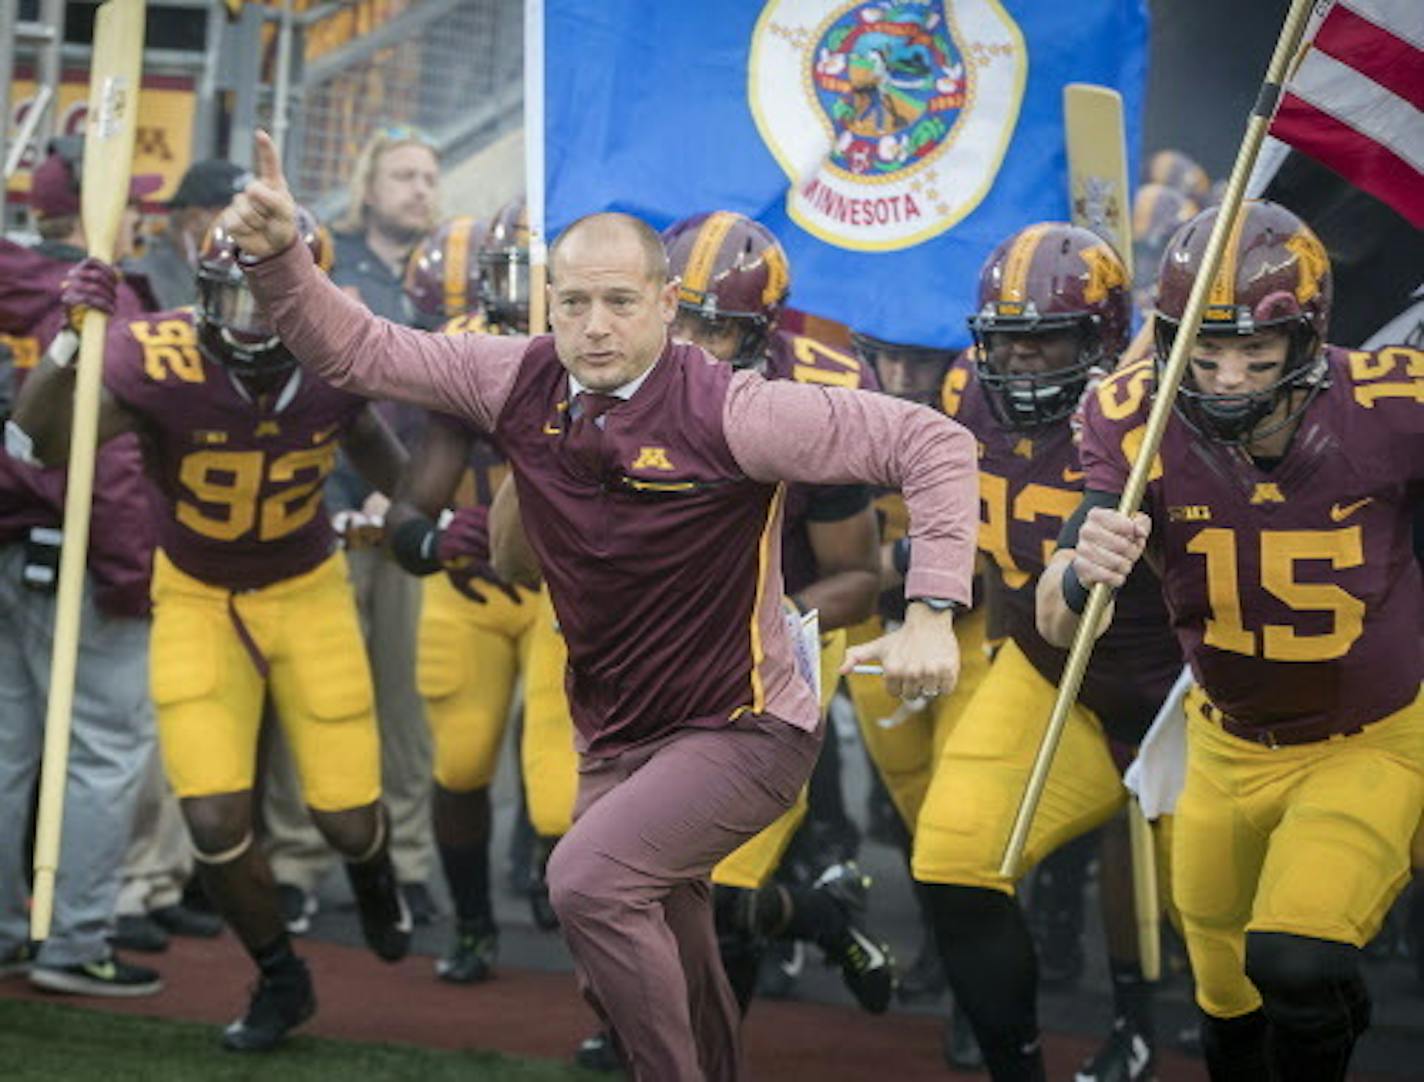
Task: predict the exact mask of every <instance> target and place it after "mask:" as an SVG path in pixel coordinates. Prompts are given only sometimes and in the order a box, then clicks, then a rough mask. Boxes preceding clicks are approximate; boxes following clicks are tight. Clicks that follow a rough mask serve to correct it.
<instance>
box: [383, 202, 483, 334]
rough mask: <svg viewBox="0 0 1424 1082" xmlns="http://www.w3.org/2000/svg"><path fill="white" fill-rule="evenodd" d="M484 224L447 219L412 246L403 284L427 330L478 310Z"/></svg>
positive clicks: (472, 219) (466, 216)
mask: <svg viewBox="0 0 1424 1082" xmlns="http://www.w3.org/2000/svg"><path fill="white" fill-rule="evenodd" d="M484 239H485V227H484V223H483V222H480V221H479V220H478V219H476V218H471V217H469V216H468V215H461V216H459V217H457V218H449V219H446V220H445V221H443V222H441V223H440V224H439V225H438V226H436V227H435V229H434V230H433V231H432V232H430V233H428V234H427V235H426V237H425V239H424V240H422V241H421V242H420V243H419V244H417V245H416V246H415V251H413V252H411V253H410V259H408V260H407V261H406V265H405V278H404V280H403V282H402V285H403V286H404V288H405V295H406V298H407V299H408V300H409V301H410V303H411V305H412V307H414V308H415V312H416V317H417V321H418V322H419V323H420V324H422V325H423V326H425V327H426V328H430V327H435V326H438V325H439V324H441V323H443V322H444V321H445V320H447V319H453V318H454V317H456V316H463V315H467V314H468V313H470V312H474V311H476V310H477V309H478V308H479V307H480V260H479V254H480V245H481V244H483V243H484Z"/></svg>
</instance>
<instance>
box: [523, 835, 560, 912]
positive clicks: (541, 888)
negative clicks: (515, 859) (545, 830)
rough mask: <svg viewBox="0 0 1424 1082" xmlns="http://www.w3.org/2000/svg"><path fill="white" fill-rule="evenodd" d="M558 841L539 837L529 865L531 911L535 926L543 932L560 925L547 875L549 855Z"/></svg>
mask: <svg viewBox="0 0 1424 1082" xmlns="http://www.w3.org/2000/svg"><path fill="white" fill-rule="evenodd" d="M558 842H559V839H558V838H537V839H536V840H535V842H534V858H533V862H532V863H531V864H530V866H529V912H530V913H531V914H533V917H534V927H536V928H538V929H539V930H540V931H541V932H553V931H557V930H558V927H559V915H558V914H557V913H555V912H554V907H553V905H552V904H551V903H550V901H549V880H548V879H547V878H546V877H545V873H546V872H547V870H548V867H549V856H550V855H551V854H552V853H553V852H554V846H555V845H557V844H558Z"/></svg>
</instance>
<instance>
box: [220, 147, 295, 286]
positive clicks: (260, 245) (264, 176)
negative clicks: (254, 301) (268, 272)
mask: <svg viewBox="0 0 1424 1082" xmlns="http://www.w3.org/2000/svg"><path fill="white" fill-rule="evenodd" d="M221 221H222V225H223V228H224V229H226V230H227V231H228V232H229V233H230V234H231V235H232V238H233V239H234V240H235V241H237V244H238V247H239V248H241V249H242V251H243V253H244V254H245V255H247V256H248V257H249V258H250V259H266V258H267V257H268V256H273V255H276V254H277V253H278V252H282V251H285V250H286V249H287V248H288V247H289V246H290V245H291V244H292V242H293V241H295V240H296V239H297V204H296V202H295V200H293V199H292V193H291V190H290V189H288V187H287V178H286V177H285V176H283V174H282V157H281V155H280V154H278V153H277V144H276V143H274V142H272V137H271V136H270V135H268V134H267V133H266V132H265V131H258V133H257V160H256V175H255V176H254V178H253V179H252V180H250V181H249V182H248V184H247V187H246V188H244V189H243V190H242V192H240V193H239V194H238V196H237V197H236V198H235V199H234V200H233V201H232V202H231V203H229V204H228V207H227V209H226V210H224V211H223V212H222V219H221Z"/></svg>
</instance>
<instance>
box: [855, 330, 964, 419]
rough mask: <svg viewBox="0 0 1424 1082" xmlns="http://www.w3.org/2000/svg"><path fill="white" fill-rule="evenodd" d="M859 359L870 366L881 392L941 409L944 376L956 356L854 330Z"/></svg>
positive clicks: (929, 347) (941, 350) (935, 348)
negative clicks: (939, 406) (885, 339)
mask: <svg viewBox="0 0 1424 1082" xmlns="http://www.w3.org/2000/svg"><path fill="white" fill-rule="evenodd" d="M850 340H851V344H852V345H854V347H855V352H856V356H858V357H859V358H860V359H861V360H862V361H864V362H865V363H866V364H867V365H869V366H870V367H871V369H873V370H874V372H875V378H876V379H877V380H879V382H880V389H881V390H882V391H884V392H885V393H886V394H888V395H892V396H893V397H895V398H901V399H904V400H905V401H906V402H917V403H919V404H920V405H922V406H938V405H939V401H940V392H941V390H942V388H943V386H944V377H945V375H946V374H947V373H948V372H949V366H950V365H952V364H953V363H954V353H953V352H952V351H950V350H947V349H939V348H937V347H935V346H916V345H908V344H905V343H899V342H887V341H884V340H883V339H880V338H875V337H874V336H872V335H868V334H862V333H860V332H859V331H852V332H851V336H850Z"/></svg>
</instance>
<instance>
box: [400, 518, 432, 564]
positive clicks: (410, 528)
mask: <svg viewBox="0 0 1424 1082" xmlns="http://www.w3.org/2000/svg"><path fill="white" fill-rule="evenodd" d="M439 536H440V531H439V529H437V528H436V525H435V523H433V522H431V521H430V520H429V519H428V518H413V519H410V520H409V521H407V522H402V523H401V524H400V525H399V526H397V527H396V529H395V532H394V533H393V534H391V555H392V556H394V557H395V558H396V563H398V564H400V565H401V567H403V568H405V569H406V570H407V571H409V572H410V573H411V574H412V575H433V574H435V572H437V571H439V570H440V561H439V559H437V558H436V555H435V545H436V541H437V540H438V539H439Z"/></svg>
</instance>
